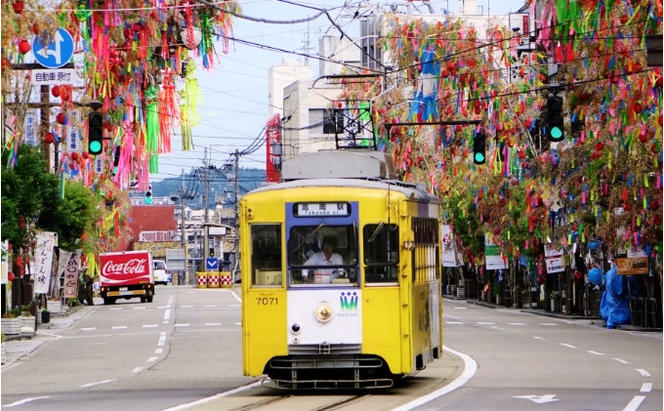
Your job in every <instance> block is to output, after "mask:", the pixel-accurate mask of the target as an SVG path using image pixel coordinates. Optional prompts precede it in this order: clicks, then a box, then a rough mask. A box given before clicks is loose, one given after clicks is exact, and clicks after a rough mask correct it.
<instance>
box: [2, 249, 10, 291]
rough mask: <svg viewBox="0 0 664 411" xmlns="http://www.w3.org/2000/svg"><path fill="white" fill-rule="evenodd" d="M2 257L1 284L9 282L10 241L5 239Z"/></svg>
mask: <svg viewBox="0 0 664 411" xmlns="http://www.w3.org/2000/svg"><path fill="white" fill-rule="evenodd" d="M0 258H2V265H1V269H2V271H1V272H0V284H7V283H8V282H9V279H8V277H9V241H7V240H5V241H3V242H2V252H1V253H0Z"/></svg>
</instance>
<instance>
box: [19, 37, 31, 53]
mask: <svg viewBox="0 0 664 411" xmlns="http://www.w3.org/2000/svg"><path fill="white" fill-rule="evenodd" d="M30 48H31V47H30V42H29V41H28V40H26V39H23V40H21V41H19V42H18V51H20V52H21V54H25V53H27V52H28V51H30Z"/></svg>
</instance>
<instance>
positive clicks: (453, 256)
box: [440, 224, 463, 267]
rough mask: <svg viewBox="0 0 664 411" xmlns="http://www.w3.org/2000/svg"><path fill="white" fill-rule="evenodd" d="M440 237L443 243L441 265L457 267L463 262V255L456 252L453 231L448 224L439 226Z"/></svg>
mask: <svg viewBox="0 0 664 411" xmlns="http://www.w3.org/2000/svg"><path fill="white" fill-rule="evenodd" d="M440 239H441V242H442V245H443V267H458V266H460V265H462V264H463V257H462V256H461V255H460V254H459V253H458V252H457V248H456V242H455V241H454V233H452V228H451V227H450V226H449V225H446V224H443V225H441V226H440Z"/></svg>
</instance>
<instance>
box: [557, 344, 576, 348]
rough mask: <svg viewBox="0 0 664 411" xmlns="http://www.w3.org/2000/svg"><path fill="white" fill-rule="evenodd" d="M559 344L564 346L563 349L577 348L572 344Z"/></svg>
mask: <svg viewBox="0 0 664 411" xmlns="http://www.w3.org/2000/svg"><path fill="white" fill-rule="evenodd" d="M559 344H560V345H562V346H563V347H567V348H576V345H572V344H567V343H559Z"/></svg>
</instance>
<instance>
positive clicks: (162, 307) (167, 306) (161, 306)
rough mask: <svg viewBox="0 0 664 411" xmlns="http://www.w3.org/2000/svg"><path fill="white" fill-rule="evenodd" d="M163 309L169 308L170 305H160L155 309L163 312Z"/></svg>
mask: <svg viewBox="0 0 664 411" xmlns="http://www.w3.org/2000/svg"><path fill="white" fill-rule="evenodd" d="M164 308H171V304H170V303H169V304H168V305H160V306H159V307H157V309H158V310H163V309H164Z"/></svg>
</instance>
